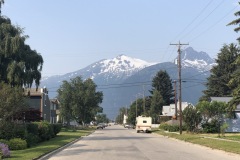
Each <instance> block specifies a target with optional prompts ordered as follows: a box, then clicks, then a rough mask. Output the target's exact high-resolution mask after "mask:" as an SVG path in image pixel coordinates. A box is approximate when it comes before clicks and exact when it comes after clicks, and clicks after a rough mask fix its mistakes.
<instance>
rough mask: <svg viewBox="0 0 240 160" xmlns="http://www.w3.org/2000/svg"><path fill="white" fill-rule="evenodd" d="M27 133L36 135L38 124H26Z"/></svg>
mask: <svg viewBox="0 0 240 160" xmlns="http://www.w3.org/2000/svg"><path fill="white" fill-rule="evenodd" d="M26 128H27V132H28V133H32V134H35V135H38V124H36V123H27V124H26Z"/></svg>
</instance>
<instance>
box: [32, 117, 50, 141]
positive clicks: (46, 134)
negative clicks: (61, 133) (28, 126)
mask: <svg viewBox="0 0 240 160" xmlns="http://www.w3.org/2000/svg"><path fill="white" fill-rule="evenodd" d="M34 123H36V124H37V125H38V136H39V138H40V141H41V142H43V141H46V140H49V139H50V138H52V136H53V135H54V133H53V129H52V126H51V125H50V124H49V123H48V122H46V121H42V122H34Z"/></svg>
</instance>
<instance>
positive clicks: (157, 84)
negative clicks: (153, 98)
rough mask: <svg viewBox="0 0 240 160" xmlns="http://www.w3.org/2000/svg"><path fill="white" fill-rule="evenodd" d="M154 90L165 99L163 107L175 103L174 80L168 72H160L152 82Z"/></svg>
mask: <svg viewBox="0 0 240 160" xmlns="http://www.w3.org/2000/svg"><path fill="white" fill-rule="evenodd" d="M152 87H153V90H152V91H151V93H152V94H153V93H154V90H157V91H159V93H160V94H161V96H162V98H163V105H169V104H171V103H173V102H174V94H173V87H172V80H171V79H170V76H169V75H168V73H167V72H166V71H163V70H160V71H159V72H158V73H157V75H156V76H155V77H154V78H153V80H152Z"/></svg>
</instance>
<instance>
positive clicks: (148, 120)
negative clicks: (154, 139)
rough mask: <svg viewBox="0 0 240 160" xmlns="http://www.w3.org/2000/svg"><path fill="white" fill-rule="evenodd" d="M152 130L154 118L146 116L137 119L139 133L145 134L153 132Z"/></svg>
mask: <svg viewBox="0 0 240 160" xmlns="http://www.w3.org/2000/svg"><path fill="white" fill-rule="evenodd" d="M151 130H152V117H146V116H138V117H137V118H136V131H137V133H139V132H140V131H143V132H146V133H147V132H151Z"/></svg>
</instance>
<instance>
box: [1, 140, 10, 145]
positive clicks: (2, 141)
mask: <svg viewBox="0 0 240 160" xmlns="http://www.w3.org/2000/svg"><path fill="white" fill-rule="evenodd" d="M8 142H9V141H8V140H6V139H0V143H4V144H8Z"/></svg>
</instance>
